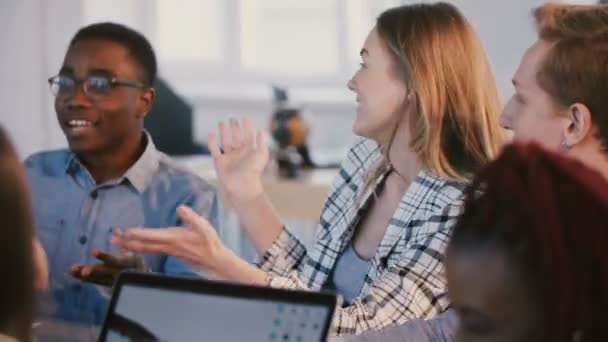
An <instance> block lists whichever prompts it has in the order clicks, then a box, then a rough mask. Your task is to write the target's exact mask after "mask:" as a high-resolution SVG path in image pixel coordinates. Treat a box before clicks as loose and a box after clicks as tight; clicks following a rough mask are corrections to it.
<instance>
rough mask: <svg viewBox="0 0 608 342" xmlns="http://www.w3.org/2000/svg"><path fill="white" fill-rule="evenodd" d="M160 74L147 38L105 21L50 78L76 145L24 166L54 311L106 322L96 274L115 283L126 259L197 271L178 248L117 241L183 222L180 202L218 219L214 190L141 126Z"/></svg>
mask: <svg viewBox="0 0 608 342" xmlns="http://www.w3.org/2000/svg"><path fill="white" fill-rule="evenodd" d="M155 77H156V58H155V55H154V51H153V49H152V47H151V46H150V43H149V42H148V41H147V40H146V38H145V37H143V36H142V35H141V34H139V33H137V32H135V31H133V30H131V29H129V28H127V27H124V26H122V25H118V24H113V23H100V24H94V25H90V26H87V27H84V28H82V29H81V30H80V31H78V33H77V34H76V35H75V36H74V38H72V41H71V42H70V45H69V47H68V51H67V53H66V55H65V58H64V61H63V64H62V66H61V69H60V70H59V73H58V74H57V75H56V76H53V77H51V78H49V80H48V82H49V86H50V90H51V92H52V94H53V95H54V96H55V110H56V112H57V119H58V122H59V125H60V127H61V129H62V130H63V132H64V134H65V136H66V138H67V142H68V145H69V149H66V150H59V151H50V152H42V153H38V154H35V155H33V156H31V157H30V158H28V160H27V161H26V166H27V170H28V176H29V180H30V185H31V189H32V200H33V204H34V214H35V223H36V228H37V235H38V237H39V238H40V240H41V241H42V244H43V246H44V248H45V250H46V252H47V254H48V257H49V268H50V288H51V294H52V298H53V299H54V300H55V304H56V307H57V310H56V311H55V312H54V313H53V316H55V317H57V318H60V319H65V320H77V321H83V322H87V323H98V322H100V321H101V319H102V318H103V315H104V313H105V306H106V301H105V299H104V294H103V293H101V292H104V291H103V290H102V291H101V292H100V287H98V286H94V285H93V284H91V283H95V284H102V285H110V284H111V283H112V281H113V279H114V277H115V275H116V274H117V273H118V272H120V271H122V270H124V269H127V268H136V269H139V270H144V269H145V270H150V271H154V272H161V273H172V274H190V275H193V274H194V273H193V271H192V270H191V269H190V267H189V266H187V265H186V264H183V263H182V262H181V261H178V260H177V259H176V258H174V257H168V256H165V255H157V254H146V255H133V254H126V253H121V252H120V251H118V250H116V249H114V248H113V247H112V246H111V245H110V239H111V237H112V231H113V230H115V229H120V228H124V227H134V226H153V227H165V226H174V225H176V224H180V222H179V220H178V218H177V217H176V212H175V211H176V209H177V208H178V207H179V206H180V205H188V206H193V207H194V208H196V210H197V211H198V212H199V213H200V214H202V215H204V216H206V217H208V218H209V219H211V220H213V221H215V222H217V218H218V205H217V197H216V192H215V190H214V189H213V188H212V187H211V186H210V185H208V184H207V183H206V182H205V181H203V180H202V179H200V178H199V177H197V176H195V175H193V174H190V173H188V172H185V171H182V170H181V169H179V168H178V167H176V166H175V165H174V164H173V162H172V161H171V160H169V158H168V157H167V156H165V155H164V154H162V153H160V152H159V151H157V150H156V148H155V146H154V143H153V141H152V137H151V136H150V135H149V134H148V133H147V132H146V131H145V130H144V128H143V127H144V118H145V116H146V114H147V113H148V112H149V111H150V109H151V107H152V104H153V101H154V96H155V92H154V88H153V87H152V84H153V82H154V79H155ZM167 129H171V127H167ZM83 281H84V282H83Z"/></svg>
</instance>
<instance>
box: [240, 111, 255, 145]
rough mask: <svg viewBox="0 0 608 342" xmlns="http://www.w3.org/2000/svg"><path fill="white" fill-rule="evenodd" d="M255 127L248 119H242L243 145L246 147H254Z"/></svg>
mask: <svg viewBox="0 0 608 342" xmlns="http://www.w3.org/2000/svg"><path fill="white" fill-rule="evenodd" d="M255 133H256V132H255V126H254V125H253V121H251V119H250V118H248V117H246V118H244V119H243V143H244V144H245V145H246V146H250V147H254V146H255V144H256V141H255Z"/></svg>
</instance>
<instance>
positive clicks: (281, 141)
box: [270, 86, 315, 178]
mask: <svg viewBox="0 0 608 342" xmlns="http://www.w3.org/2000/svg"><path fill="white" fill-rule="evenodd" d="M272 89H273V93H274V102H275V109H274V113H273V114H272V119H271V121H270V132H271V134H272V137H273V138H274V140H275V141H276V143H277V151H276V159H277V165H278V168H279V175H280V176H283V177H287V178H295V177H297V175H298V169H300V168H314V167H315V163H314V162H313V161H312V160H311V158H310V153H309V150H308V145H307V144H306V142H307V138H308V132H309V130H310V127H309V125H308V123H307V122H306V121H305V120H304V117H303V116H302V113H301V112H300V109H299V108H294V107H290V106H289V105H288V104H287V103H288V97H287V91H286V90H285V89H283V88H279V87H277V86H273V87H272Z"/></svg>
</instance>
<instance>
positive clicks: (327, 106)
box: [0, 0, 580, 157]
mask: <svg viewBox="0 0 608 342" xmlns="http://www.w3.org/2000/svg"><path fill="white" fill-rule="evenodd" d="M137 1H141V0H137ZM452 2H453V3H455V4H456V5H457V6H459V7H461V8H462V10H463V12H464V13H465V14H466V15H467V17H469V18H470V20H471V21H472V22H473V25H474V26H475V27H476V28H477V30H478V31H479V32H480V34H481V36H482V39H483V42H484V43H485V46H486V47H487V50H488V53H489V55H490V58H491V60H492V63H493V65H494V68H495V73H496V76H497V80H498V84H499V88H500V90H501V93H502V95H503V97H507V96H510V94H511V90H510V89H511V88H510V84H509V83H510V78H511V75H512V73H513V71H514V70H515V68H516V66H517V64H518V63H519V58H520V56H521V55H522V53H523V51H524V50H525V48H526V47H527V46H528V45H529V44H530V42H531V41H532V40H533V39H534V34H533V30H532V24H531V17H530V9H531V8H532V7H534V6H536V5H538V4H539V3H540V1H538V0H510V1H498V0H453V1H452ZM579 2H580V1H579ZM119 10H120V9H117V11H119ZM82 18H83V11H82V2H81V1H79V0H1V1H0V51H2V53H0V105H1V108H2V109H1V110H0V123H1V124H2V125H3V126H4V127H5V128H6V129H7V130H8V131H9V133H10V134H11V135H12V137H13V139H14V141H15V143H16V145H17V149H18V151H19V153H20V155H21V156H22V157H25V156H26V155H28V154H30V153H32V152H34V151H37V150H40V149H47V148H56V147H59V146H63V145H64V144H65V141H64V139H63V136H62V134H61V132H60V131H59V128H58V126H57V124H56V122H55V116H54V111H53V108H52V99H51V97H50V95H49V92H48V87H47V84H46V79H47V78H48V77H49V76H52V75H53V74H55V73H56V72H57V70H58V68H59V63H60V62H61V59H62V58H63V54H64V53H65V48H66V46H67V43H68V41H69V39H70V38H71V36H72V35H73V34H74V33H75V31H76V30H77V28H78V27H79V26H80V25H81V22H82ZM168 76H169V78H170V75H168ZM204 81H205V80H202V82H203V83H204ZM340 83H342V84H346V80H340ZM174 86H176V88H177V89H178V90H181V91H183V92H184V93H186V94H189V95H188V96H189V99H190V101H191V102H192V103H193V104H195V106H196V108H197V109H196V113H197V117H196V120H195V136H196V137H198V138H199V139H200V140H204V138H205V136H206V132H208V131H210V130H211V129H212V128H213V126H214V125H215V123H216V121H217V120H218V119H220V118H224V117H226V116H227V115H254V116H255V117H256V118H257V120H258V121H259V122H260V124H263V125H266V123H265V121H266V117H267V115H268V113H269V109H270V108H269V102H268V97H265V96H257V97H256V96H253V97H244V98H240V95H239V94H238V93H237V94H236V95H232V96H229V97H220V96H217V94H216V95H214V93H213V92H212V91H211V92H208V91H203V90H202V87H200V86H189V85H187V84H174ZM209 89H212V88H209ZM334 92H335V93H336V94H340V95H339V96H338V95H337V96H336V98H335V100H332V99H331V97H332V96H324V97H325V99H324V100H322V101H320V100H317V99H319V96H317V95H318V94H315V93H314V92H313V93H310V92H309V93H308V95H307V94H306V92H304V91H300V92H298V89H294V91H293V93H294V95H295V96H294V100H295V101H296V102H304V103H307V104H308V107H309V108H310V109H311V111H313V112H314V113H315V115H314V117H316V118H318V119H317V120H316V121H317V122H315V123H314V126H315V129H316V131H315V132H314V137H313V145H315V146H318V147H325V145H327V144H328V143H329V142H330V140H329V139H327V137H332V138H335V137H336V136H338V137H340V138H339V139H338V141H340V140H341V139H344V140H349V139H350V138H351V137H352V136H351V135H350V120H351V115H352V112H353V108H354V107H353V104H352V98H351V97H348V96H344V92H340V91H339V90H335V91H334ZM317 93H324V94H325V92H324V91H322V90H321V91H318V92H317ZM298 94H299V95H298ZM328 98H329V99H328ZM331 141H336V140H335V139H334V140H331ZM345 143H346V142H345ZM329 147H335V148H338V146H329Z"/></svg>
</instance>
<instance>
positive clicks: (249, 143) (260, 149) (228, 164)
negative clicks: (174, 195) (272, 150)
mask: <svg viewBox="0 0 608 342" xmlns="http://www.w3.org/2000/svg"><path fill="white" fill-rule="evenodd" d="M218 126H219V132H220V139H221V144H222V148H221V149H220V147H219V144H218V141H217V138H216V135H215V134H214V133H211V134H210V135H209V150H210V151H211V154H212V155H213V161H214V164H215V170H216V172H217V175H218V180H219V182H220V185H221V187H222V188H223V189H224V190H225V191H226V195H227V196H228V198H229V200H230V201H232V202H233V204H237V203H242V202H247V201H250V200H252V199H255V198H256V197H258V196H260V195H261V194H262V193H263V188H262V173H263V172H264V168H265V167H266V164H267V163H268V159H269V152H268V147H267V146H266V144H265V142H264V135H263V132H262V131H261V130H258V129H256V128H255V127H254V126H253V123H252V121H251V120H250V119H248V118H245V119H243V120H242V123H239V122H238V121H237V120H236V119H230V121H229V123H226V122H220V123H219V125H218Z"/></svg>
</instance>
